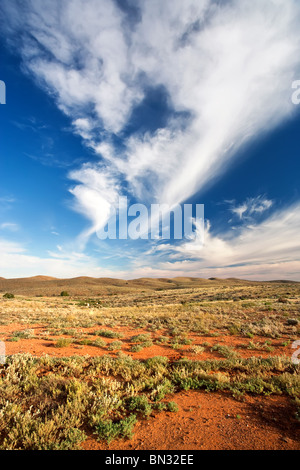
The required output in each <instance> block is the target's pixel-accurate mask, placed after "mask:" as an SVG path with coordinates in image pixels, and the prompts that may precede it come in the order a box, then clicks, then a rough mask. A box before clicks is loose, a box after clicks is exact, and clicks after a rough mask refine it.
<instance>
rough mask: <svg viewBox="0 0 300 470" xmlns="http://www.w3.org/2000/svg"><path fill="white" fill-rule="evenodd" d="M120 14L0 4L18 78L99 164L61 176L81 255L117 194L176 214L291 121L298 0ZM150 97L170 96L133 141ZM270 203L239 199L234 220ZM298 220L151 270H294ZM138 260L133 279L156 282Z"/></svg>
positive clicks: (210, 2) (58, 5)
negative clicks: (76, 218) (28, 82)
mask: <svg viewBox="0 0 300 470" xmlns="http://www.w3.org/2000/svg"><path fill="white" fill-rule="evenodd" d="M120 5H121V2H118V1H117V0H64V1H63V2H61V1H60V0H28V1H27V2H21V1H19V0H2V2H1V10H2V14H3V15H5V23H3V27H4V30H5V32H6V34H7V37H8V38H10V41H11V42H13V43H14V46H17V47H18V50H19V51H20V54H21V56H22V58H23V68H24V70H25V71H26V72H27V73H28V74H30V76H31V77H33V78H34V79H35V80H36V82H37V83H38V84H39V85H40V86H41V87H43V88H44V89H45V90H47V92H48V93H49V94H51V95H52V96H53V98H54V99H55V101H56V103H57V106H58V107H59V108H60V109H61V110H62V111H63V112H64V113H65V114H66V115H67V116H69V117H70V120H71V123H72V129H73V131H74V133H75V134H79V135H80V136H81V138H82V139H83V142H84V143H85V144H86V145H87V147H89V148H90V149H91V150H92V151H93V152H94V153H95V155H96V157H97V158H96V159H95V158H94V159H93V161H91V162H90V163H89V164H85V165H83V166H81V167H78V168H77V169H76V170H73V171H72V172H70V174H69V179H70V188H69V190H70V192H71V194H72V196H73V198H74V205H73V207H74V209H75V210H76V211H78V212H79V213H81V214H82V215H84V216H85V217H86V218H87V219H88V220H89V222H90V226H89V228H88V229H87V230H85V231H84V232H83V233H82V234H81V237H80V241H81V242H82V246H85V243H86V241H87V240H88V239H89V237H91V236H92V235H93V234H95V233H97V231H98V230H100V229H101V227H103V226H104V225H105V224H106V222H107V220H108V219H109V217H110V215H111V207H112V206H114V205H116V204H117V202H118V196H119V195H122V194H126V195H129V196H130V197H132V199H133V200H137V201H140V202H142V203H145V204H147V203H148V204H149V203H154V202H159V203H161V204H169V205H171V206H172V205H173V204H177V203H182V202H184V201H186V200H187V199H188V198H189V197H191V196H193V195H194V194H195V193H196V192H199V191H202V192H203V191H204V190H205V189H206V187H207V185H208V184H210V183H211V182H213V181H214V179H215V178H217V177H219V176H220V175H222V173H223V172H225V171H226V170H227V169H228V167H229V165H230V164H232V162H233V161H234V160H235V159H238V157H239V150H241V148H242V147H243V146H244V145H247V144H248V143H249V142H250V141H251V140H252V139H256V138H258V137H261V136H263V135H265V134H266V133H268V132H270V131H273V130H274V129H276V127H277V126H279V125H280V124H282V123H283V122H285V121H286V120H288V119H291V118H292V117H293V115H294V113H295V112H296V110H295V106H294V105H293V103H292V101H291V83H292V82H293V81H294V80H295V78H297V76H299V75H300V60H299V46H300V33H299V21H300V4H299V1H298V0H242V1H241V0H228V1H226V2H225V1H224V2H216V1H214V0H184V1H182V0H163V1H161V0H151V1H148V0H135V1H133V0H127V1H126V2H125V3H123V6H122V8H121V7H120ZM129 11H130V12H131V15H129ZM133 13H134V14H133ZM16 38H18V40H16ZM158 89H159V90H162V91H163V94H164V96H165V97H166V106H167V111H168V112H167V118H166V120H165V123H164V124H161V125H160V126H158V127H157V128H154V129H153V128H151V129H150V128H147V127H146V128H144V127H143V125H142V124H143V123H141V126H140V127H139V126H138V125H135V128H134V129H133V130H131V131H130V132H129V131H128V128H129V127H130V124H131V122H132V116H133V114H134V112H135V111H136V110H137V109H138V108H139V107H140V106H143V103H144V100H145V99H146V98H147V94H148V93H149V90H158ZM71 181H72V182H73V184H72V185H71ZM271 205H272V201H271V200H270V199H268V198H264V199H263V198H260V199H257V198H249V199H248V200H247V201H246V202H245V203H244V204H239V205H236V206H234V207H232V213H233V214H234V215H235V216H237V218H239V219H240V220H248V219H249V218H251V217H253V216H257V215H262V214H263V215H265V214H266V213H267V210H268V209H270V207H271ZM298 210H299V207H298V206H295V207H292V208H287V209H286V210H285V211H282V212H280V213H277V215H276V214H275V215H274V216H272V217H269V218H267V219H265V220H264V221H261V222H260V223H259V224H258V223H256V222H255V220H254V222H253V226H249V225H248V226H244V227H243V228H242V229H241V231H239V232H238V233H235V234H234V235H232V234H231V233H225V234H223V235H222V236H219V237H216V236H213V235H212V234H211V232H210V231H209V230H208V231H207V234H206V237H207V242H206V245H205V248H204V249H200V247H199V246H197V245H196V244H195V242H193V241H192V242H189V243H186V244H181V245H180V246H176V247H171V248H170V253H171V256H173V258H171V261H172V262H171V263H170V262H168V263H165V262H164V261H163V262H162V263H161V264H160V266H159V269H158V271H159V272H160V273H173V272H174V273H176V274H181V273H184V272H189V273H196V271H197V272H198V274H199V275H200V274H201V273H203V272H204V271H205V270H206V271H205V272H209V271H210V269H215V270H218V269H219V268H220V269H223V272H231V271H232V270H233V271H234V272H236V271H235V270H236V269H238V268H237V266H238V264H240V265H243V266H244V265H245V264H247V263H248V265H251V266H256V267H257V270H256V271H255V269H254V271H255V272H258V271H259V272H261V271H262V270H263V269H265V272H268V273H269V272H270V269H271V266H273V267H274V263H275V264H276V263H279V264H280V263H286V266H290V268H289V269H294V270H295V266H296V270H299V266H298V263H299V260H298V258H297V259H294V258H293V256H294V254H293V253H298V245H299V244H298V238H299V236H298V234H299V228H300V226H299V216H298V214H297V211H298ZM5 246H6V245H5ZM8 248H9V246H8ZM166 248H168V247H166ZM159 250H160V252H162V251H164V250H163V249H162V247H161V246H160V249H159ZM22 256H23V255H22ZM295 256H296V255H295ZM195 259H196V261H195ZM189 260H191V261H189ZM139 262H140V261H137V266H136V270H135V272H136V273H144V274H146V273H147V272H149V273H150V272H152V273H153V272H154V271H153V268H149V267H146V266H145V265H143V266H142V265H139ZM148 262H150V261H148ZM33 263H34V261H33ZM295 263H296V265H295ZM71 264H72V263H71ZM75 264H76V263H75ZM233 266H234V267H233ZM73 267H74V266H73ZM91 268H92V271H93V272H94V265H93V266H91ZM74 269H75V268H74ZM239 269H240V272H248V271H247V269H248V268H245V267H242V266H240V268H239ZM79 271H80V270H79ZM96 271H97V269H96ZM287 274H288V271H287ZM162 275H163V274H162ZM262 275H263V274H262Z"/></svg>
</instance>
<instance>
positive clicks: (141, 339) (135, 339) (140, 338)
mask: <svg viewBox="0 0 300 470" xmlns="http://www.w3.org/2000/svg"><path fill="white" fill-rule="evenodd" d="M148 341H150V342H152V340H151V336H150V335H148V334H140V335H136V336H133V337H132V338H131V342H132V343H146V342H148Z"/></svg>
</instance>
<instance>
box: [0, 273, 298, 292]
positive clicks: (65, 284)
mask: <svg viewBox="0 0 300 470" xmlns="http://www.w3.org/2000/svg"><path fill="white" fill-rule="evenodd" d="M258 282H259V281H246V280H241V279H220V278H211V279H203V278H196V277H174V278H170V279H168V278H139V279H132V280H124V279H112V278H93V277H88V276H81V277H75V278H71V279H59V278H55V277H50V276H34V277H28V278H19V279H5V278H3V277H1V278H0V294H1V293H2V294H3V293H5V292H10V293H12V294H16V295H24V296H27V295H28V296H39V295H44V296H57V295H60V293H61V292H62V291H67V292H68V293H69V294H70V295H71V296H100V295H103V294H104V295H105V294H121V293H126V292H135V291H136V292H137V291H140V292H141V291H144V292H147V291H149V292H150V291H153V290H157V291H160V290H170V289H184V288H195V287H205V286H208V287H209V286H212V285H224V286H234V285H236V286H240V285H251V284H252V285H254V284H255V285H256V284H257V283H258ZM269 282H278V283H291V284H292V283H293V284H294V283H295V281H269Z"/></svg>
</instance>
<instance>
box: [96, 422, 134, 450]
mask: <svg viewBox="0 0 300 470" xmlns="http://www.w3.org/2000/svg"><path fill="white" fill-rule="evenodd" d="M135 423H136V416H135V415H130V416H129V417H128V418H125V419H122V420H121V421H117V422H113V421H112V420H108V421H100V422H99V423H98V424H97V426H96V433H95V434H97V435H98V437H99V438H100V439H105V440H106V441H107V443H108V444H110V442H111V441H113V440H114V439H117V438H118V437H123V438H126V437H127V438H129V439H130V438H131V437H132V434H133V427H134V425H135Z"/></svg>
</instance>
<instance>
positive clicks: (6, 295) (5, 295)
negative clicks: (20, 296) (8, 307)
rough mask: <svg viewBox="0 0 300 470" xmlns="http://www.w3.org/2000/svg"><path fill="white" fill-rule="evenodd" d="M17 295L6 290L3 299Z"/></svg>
mask: <svg viewBox="0 0 300 470" xmlns="http://www.w3.org/2000/svg"><path fill="white" fill-rule="evenodd" d="M14 298H15V296H14V294H11V293H10V292H6V294H4V295H3V299H14Z"/></svg>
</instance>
